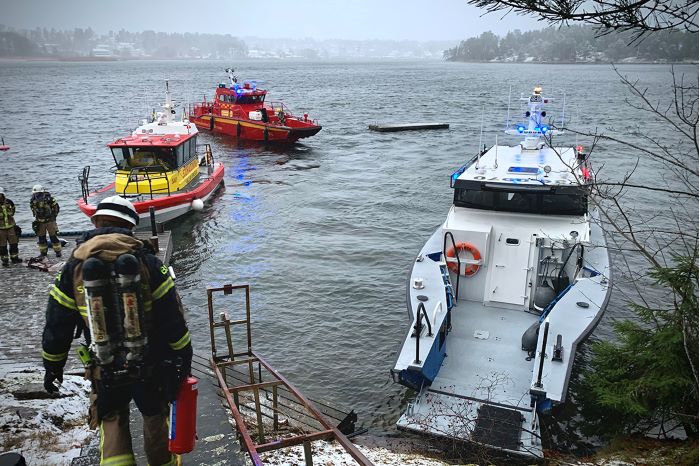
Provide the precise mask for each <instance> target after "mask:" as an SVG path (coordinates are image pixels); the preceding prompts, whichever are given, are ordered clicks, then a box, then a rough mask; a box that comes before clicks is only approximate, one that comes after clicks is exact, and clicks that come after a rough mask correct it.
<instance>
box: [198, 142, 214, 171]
mask: <svg viewBox="0 0 700 466" xmlns="http://www.w3.org/2000/svg"><path fill="white" fill-rule="evenodd" d="M200 147H203V148H204V156H205V157H206V162H207V165H208V166H213V165H214V153H213V152H212V150H211V144H197V146H196V148H195V149H199V148H200ZM197 157H199V152H197Z"/></svg>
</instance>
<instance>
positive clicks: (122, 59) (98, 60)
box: [0, 56, 700, 65]
mask: <svg viewBox="0 0 700 466" xmlns="http://www.w3.org/2000/svg"><path fill="white" fill-rule="evenodd" d="M226 60H227V59H224V58H197V57H173V58H154V57H143V58H134V57H131V58H125V57H31V56H30V57H0V63H23V62H42V63H48V62H62V63H119V62H146V61H163V62H166V61H202V62H205V61H226ZM238 60H244V61H307V62H310V63H318V62H326V63H333V62H340V61H343V62H344V61H368V60H369V61H382V60H391V61H404V62H408V61H422V62H445V63H469V64H501V65H512V64H515V65H612V64H615V65H698V64H700V61H644V60H640V61H628V62H625V61H622V60H620V61H615V60H611V61H507V60H445V59H444V58H440V59H437V58H435V59H413V58H382V57H337V58H332V59H318V58H316V59H305V58H298V57H294V58H255V57H245V58H239V59H238Z"/></svg>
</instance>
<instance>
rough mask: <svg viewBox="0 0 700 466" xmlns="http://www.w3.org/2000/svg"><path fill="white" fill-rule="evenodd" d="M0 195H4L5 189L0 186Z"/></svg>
mask: <svg viewBox="0 0 700 466" xmlns="http://www.w3.org/2000/svg"><path fill="white" fill-rule="evenodd" d="M0 194H5V188H3V187H2V186H0Z"/></svg>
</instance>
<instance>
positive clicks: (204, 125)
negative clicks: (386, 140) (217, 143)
mask: <svg viewBox="0 0 700 466" xmlns="http://www.w3.org/2000/svg"><path fill="white" fill-rule="evenodd" d="M212 119H213V120H214V121H213V123H212ZM190 121H191V122H193V123H194V124H195V125H196V126H197V128H199V129H203V130H209V131H212V132H213V133H219V134H225V135H227V136H233V137H234V138H236V139H239V140H241V141H260V142H282V143H291V142H295V141H298V140H299V139H301V138H308V137H309V136H313V135H314V134H316V133H318V132H319V131H321V126H319V125H314V124H311V123H304V122H303V121H295V122H294V124H295V126H280V125H275V124H269V123H263V122H260V121H254V120H243V119H238V118H231V117H222V116H212V115H201V116H195V115H190ZM291 124H292V123H291V122H290V125H291Z"/></svg>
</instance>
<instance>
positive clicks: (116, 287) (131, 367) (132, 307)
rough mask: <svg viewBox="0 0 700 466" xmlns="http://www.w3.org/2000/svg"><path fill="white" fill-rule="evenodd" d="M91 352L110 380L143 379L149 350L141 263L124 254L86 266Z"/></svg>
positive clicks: (95, 260)
mask: <svg viewBox="0 0 700 466" xmlns="http://www.w3.org/2000/svg"><path fill="white" fill-rule="evenodd" d="M82 275H83V286H84V287H85V303H86V305H87V314H88V328H89V330H90V339H91V343H90V352H91V353H92V354H93V355H94V360H95V362H96V363H97V365H98V366H100V367H101V368H102V369H103V373H105V374H106V375H107V377H106V378H107V379H113V380H119V379H123V378H125V377H128V378H134V377H139V376H140V375H141V373H142V370H143V362H144V359H145V354H146V350H147V347H148V339H147V337H146V331H145V327H144V301H143V296H142V294H141V274H140V263H139V260H138V259H137V258H136V257H135V256H134V255H133V254H122V255H121V256H119V257H118V258H117V259H116V260H115V261H114V262H105V261H102V260H100V259H98V258H96V257H91V258H89V259H87V260H86V261H85V262H84V263H83V269H82Z"/></svg>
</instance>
